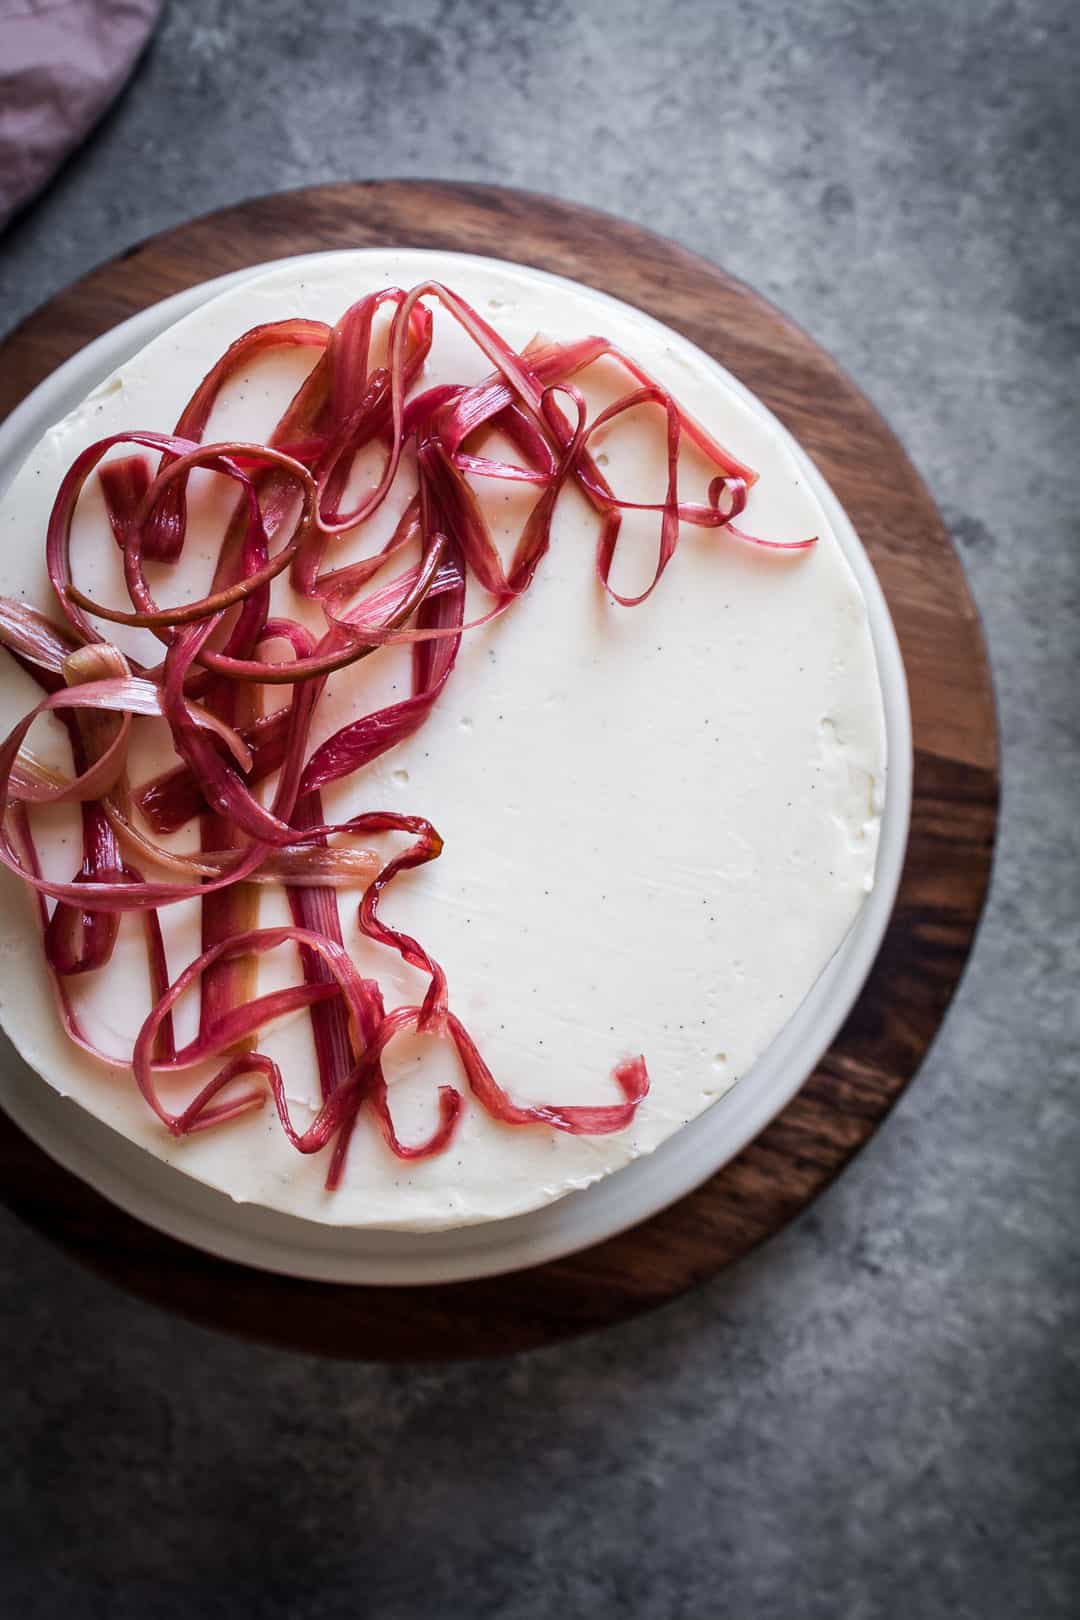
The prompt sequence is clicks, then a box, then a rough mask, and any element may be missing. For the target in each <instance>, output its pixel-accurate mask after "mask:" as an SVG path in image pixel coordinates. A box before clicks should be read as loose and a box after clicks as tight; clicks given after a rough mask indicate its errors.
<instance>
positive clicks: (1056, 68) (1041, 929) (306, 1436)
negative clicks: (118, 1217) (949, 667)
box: [0, 0, 1080, 1620]
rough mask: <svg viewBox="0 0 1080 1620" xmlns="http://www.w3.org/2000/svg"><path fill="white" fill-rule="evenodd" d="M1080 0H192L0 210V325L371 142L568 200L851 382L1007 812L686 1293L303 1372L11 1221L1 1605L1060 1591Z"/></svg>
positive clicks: (309, 1608)
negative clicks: (844, 1077) (2, 218)
mask: <svg viewBox="0 0 1080 1620" xmlns="http://www.w3.org/2000/svg"><path fill="white" fill-rule="evenodd" d="M1078 19H1080V13H1078V12H1077V9H1076V7H1075V5H1074V4H1072V3H1071V0H1033V3H1028V4H1019V5H1017V4H1010V3H1002V4H988V3H983V0H960V3H957V0H887V3H882V4H876V3H874V0H832V3H829V0H738V3H732V4H726V5H717V4H715V3H712V0H682V3H678V4H675V3H672V4H669V5H667V6H664V5H658V4H655V3H654V4H648V3H646V0H630V3H622V0H609V3H608V4H601V3H598V0H593V3H586V4H579V5H572V4H565V3H562V0H548V3H546V4H540V3H532V0H520V3H514V0H506V3H504V4H500V3H498V0H487V3H480V4H471V5H470V4H468V3H466V0H462V3H456V0H444V3H441V4H437V3H435V0H430V3H429V0H411V3H408V4H398V5H396V6H387V5H374V4H370V3H363V4H354V5H349V4H345V3H341V0H338V3H336V4H335V3H331V0H316V3H309V4H307V5H298V4H294V3H289V0H265V3H262V4H260V3H257V0H243V3H240V0H232V3H230V0H195V3H190V4H181V3H179V0H177V3H174V4H173V5H172V7H171V9H170V10H169V12H168V14H167V16H166V20H165V24H164V27H163V29H162V31H161V33H160V34H159V36H158V38H157V40H156V42H155V43H154V45H153V47H152V49H151V51H150V53H149V55H148V56H147V58H146V60H145V61H144V63H143V65H142V68H141V70H140V72H139V74H138V76H137V78H136V80H135V82H134V83H133V85H132V87H131V88H130V90H129V92H128V93H127V94H126V96H125V97H124V98H123V100H122V102H121V103H120V105H119V106H118V107H117V108H116V109H115V110H114V111H113V113H112V114H111V115H110V116H109V117H108V119H107V120H106V122H105V123H104V125H103V126H102V127H101V128H100V129H99V130H98V131H97V133H96V134H95V136H94V137H93V139H92V140H91V141H90V142H89V143H88V144H87V146H86V147H85V149H84V150H83V151H82V152H81V153H80V155H79V156H78V157H77V158H76V159H75V160H74V161H73V162H72V163H71V164H70V165H69V166H68V168H67V169H66V170H65V171H64V173H63V174H62V175H61V176H60V178H59V180H58V181H57V182H56V183H55V184H54V185H53V186H52V188H51V189H50V190H49V192H48V193H47V194H46V195H45V196H44V197H43V198H42V199H40V200H39V201H38V202H37V203H36V204H35V205H34V206H33V207H31V208H30V210H29V211H28V212H26V213H25V214H24V215H23V216H22V217H21V218H20V219H19V220H18V221H17V222H16V223H15V224H14V226H13V227H12V228H11V229H10V230H9V232H8V233H7V235H6V236H5V237H3V238H0V311H2V314H0V325H2V326H3V328H4V329H6V328H7V327H8V326H9V325H11V324H12V323H14V322H15V321H16V320H17V319H18V317H19V316H20V315H22V314H23V313H25V312H26V311H28V310H29V309H30V308H31V307H32V306H33V305H34V304H36V303H37V302H38V301H39V300H41V299H43V298H45V297H46V296H47V295H48V294H49V293H51V292H52V291H53V290H54V289H56V288H58V287H60V286H62V285H63V284H64V283H66V282H68V281H69V280H71V279H72V278H73V277H75V276H77V275H79V274H81V273H82V272H83V271H84V270H86V269H88V268H89V267H90V266H91V265H93V264H94V263H96V262H97V261H99V260H100V259H103V258H105V257H107V256H109V255H111V254H113V253H115V252H117V251H119V250H120V249H122V248H123V247H125V246H126V245H128V244H129V243H132V242H134V241H137V240H138V239H139V238H141V237H143V236H145V235H146V234H147V233H148V232H151V231H154V230H157V229H159V228H161V227H164V226H170V225H174V224H176V223H177V222H179V221H181V220H182V219H183V218H184V217H185V216H188V215H190V214H194V213H201V212H203V211H204V210H207V209H210V208H213V207H216V206H218V205H221V204H224V203H228V202H232V201H235V200H237V199H240V198H242V197H245V196H247V195H249V194H251V193H254V192H263V191H267V190H271V189H274V188H276V187H284V186H295V185H299V184H302V183H304V182H308V181H318V180H327V179H333V178H340V177H363V176H380V175H406V174H416V175H432V176H449V177H454V178H470V179H487V180H495V181H501V182H508V183H515V184H520V185H524V186H531V187H535V188H538V189H541V190H551V191H555V192H559V193H561V194H562V195H564V196H567V197H571V198H575V199H578V200H580V201H582V202H586V203H593V204H598V205H600V206H602V207H605V208H608V209H612V210H615V211H617V212H619V213H622V214H625V215H628V216H630V217H633V218H636V219H639V220H641V221H642V222H643V223H645V224H647V225H650V226H653V227H655V228H656V229H658V230H661V231H664V232H667V233H669V234H670V235H672V236H674V237H677V238H678V239H679V240H681V241H683V242H685V243H686V244H687V245H689V246H690V247H692V248H695V249H697V250H698V251H699V252H702V253H705V254H707V255H709V256H710V257H712V258H714V259H716V260H718V261H719V262H721V263H722V264H724V265H725V266H726V267H727V268H728V269H729V270H732V271H734V272H735V273H736V274H737V275H739V276H742V277H744V278H745V279H746V280H747V281H749V282H751V283H753V284H754V285H755V286H756V287H758V288H760V289H761V290H762V291H763V292H764V293H766V294H768V295H769V296H770V297H772V298H774V299H775V300H776V301H777V302H778V303H779V304H780V305H782V306H783V307H784V308H785V309H786V310H788V311H789V312H790V313H791V314H792V315H794V316H795V317H796V319H798V320H799V321H801V322H802V323H803V325H805V326H806V327H807V328H809V330H810V331H811V332H812V333H814V335H815V336H816V337H817V338H818V339H820V341H821V342H822V343H823V344H825V345H826V347H828V348H829V349H831V350H832V351H833V353H835V354H836V355H837V356H838V357H839V359H840V360H841V361H842V362H843V364H844V365H845V366H847V368H848V369H849V370H850V371H851V372H852V374H853V375H854V376H855V377H856V378H857V379H858V380H859V381H860V383H861V384H862V385H863V387H864V388H865V389H866V390H867V392H868V393H869V394H870V395H871V396H872V397H873V399H874V400H875V401H876V402H877V404H878V405H879V406H881V407H882V409H883V410H884V412H885V414H886V415H887V416H888V417H889V418H890V420H891V421H892V423H893V425H894V427H895V428H896V429H897V430H898V432H899V434H900V436H901V438H902V439H903V440H904V441H905V443H906V444H907V446H908V448H909V450H910V451H911V453H912V455H913V456H914V458H915V460H916V462H917V463H918V465H919V466H920V467H921V469H922V471H923V473H924V475H925V476H926V478H927V479H928V481H929V484H930V487H931V489H932V490H933V492H934V494H935V495H936V497H937V499H938V500H939V502H940V504H941V506H942V508H943V510H944V512H945V514H946V516H947V518H948V520H949V522H950V524H951V527H952V530H953V533H954V535H955V537H956V540H957V543H958V545H959V547H960V549H961V551H962V554H963V557H964V560H965V563H966V564H967V567H968V569H969V571H970V575H971V579H972V583H973V586H974V589H975V593H976V596H977V598H978V601H979V605H980V608H981V609H982V612H983V614H984V616H985V621H986V628H987V631H988V634H989V639H990V646H991V651H992V654H993V659H994V666H995V672H996V677H997V683H998V693H999V699H1000V705H1001V726H1002V733H1003V740H1004V748H1005V766H1006V771H1005V806H1004V820H1003V830H1002V839H1001V846H1000V853H999V858H998V864H997V872H996V878H995V883H994V891H993V897H992V903H991V906H990V910H989V912H988V914H987V918H986V922H985V926H984V928H983V930H982V935H981V939H980V942H979V947H978V950H977V952H976V954H975V958H974V961H973V964H972V966H971V970H970V972H969V975H968V978H967V981H966V984H965V986H964V988H963V991H962V993H961V995H960V998H959V1001H958V1002H957V1004H956V1005H955V1007H954V1010H953V1013H952V1015H951V1017H950V1019H949V1021H948V1024H947V1026H946V1029H945V1031H944V1033H943V1035H942V1037H941V1039H940V1040H939V1042H938V1045H937V1047H936V1049H935V1051H934V1053H933V1055H932V1057H931V1059H930V1061H929V1062H928V1063H927V1065H926V1067H925V1069H924V1071H923V1073H922V1075H921V1077H920V1078H919V1080H918V1081H917V1083H916V1084H915V1085H913V1086H912V1087H911V1089H910V1091H909V1093H908V1095H907V1096H906V1097H905V1098H904V1100H903V1102H902V1103H901V1105H900V1107H899V1108H898V1109H897V1111H896V1113H895V1115H894V1116H893V1118H892V1119H891V1120H890V1121H889V1123H888V1125H887V1126H886V1128H885V1129H884V1130H883V1131H882V1132H881V1133H880V1135H879V1136H878V1138H877V1140H876V1141H875V1142H874V1143H873V1144H872V1146H871V1147H870V1148H869V1149H868V1150H867V1151H866V1152H865V1153H864V1154H863V1155H862V1157H861V1159H860V1160H859V1161H858V1162H857V1163H856V1164H855V1165H854V1167H853V1168H852V1169H851V1171H850V1172H849V1173H848V1174H846V1175H845V1176H844V1177H843V1178H842V1179H841V1181H840V1183H839V1184H838V1185H837V1186H836V1187H835V1188H834V1189H833V1190H832V1191H831V1192H830V1193H829V1194H828V1195H827V1196H826V1197H825V1198H823V1199H822V1200H821V1201H820V1203H819V1204H818V1205H817V1206H816V1207H815V1208H814V1209H813V1210H812V1211H811V1212H810V1213H809V1214H808V1215H806V1216H805V1217H804V1218H803V1219H802V1220H801V1221H800V1222H798V1224H797V1225H796V1226H795V1227H794V1228H792V1229H791V1230H790V1231H788V1232H787V1233H786V1234H784V1235H783V1236H782V1237H781V1238H779V1239H777V1240H776V1241H774V1242H772V1243H771V1244H769V1245H768V1247H767V1248H766V1249H765V1250H764V1251H763V1252H761V1253H760V1254H758V1255H757V1256H755V1257H754V1258H753V1259H751V1260H750V1261H749V1262H747V1263H745V1264H743V1265H741V1266H740V1267H738V1268H737V1269H736V1270H735V1271H734V1272H732V1273H731V1274H729V1275H727V1276H725V1277H722V1278H720V1279H719V1280H717V1281H715V1282H713V1283H712V1284H711V1285H710V1286H708V1287H706V1288H703V1289H702V1290H701V1291H700V1292H698V1293H697V1294H695V1295H694V1296H693V1297H692V1298H688V1299H686V1300H683V1301H681V1302H679V1303H678V1304H676V1305H673V1306H672V1307H670V1308H668V1309H666V1310H664V1311H662V1312H660V1313H659V1314H657V1315H656V1316H654V1317H652V1318H650V1319H648V1320H644V1321H640V1322H638V1323H637V1324H635V1325H633V1326H631V1327H629V1328H626V1329H622V1330H620V1331H618V1332H612V1333H608V1334H606V1335H603V1336H600V1337H597V1338H594V1339H592V1340H589V1341H586V1342H582V1343H576V1344H571V1345H568V1346H566V1347H565V1348H562V1349H559V1350H556V1351H552V1352H549V1353H543V1354H536V1355H532V1356H528V1357H525V1358H521V1359H518V1360H515V1361H510V1362H507V1363H505V1364H502V1365H494V1366H459V1367H453V1368H449V1369H439V1370H431V1369H419V1370H417V1369H407V1368H405V1369H399V1370H395V1371H386V1370H382V1369H379V1368H372V1367H364V1366H357V1367H345V1366H334V1365H323V1364H322V1363H320V1362H318V1361H314V1360H312V1361H309V1360H305V1359H302V1358H299V1357H297V1356H293V1355H285V1354H278V1353H274V1352H270V1351H262V1350H257V1349H251V1348H249V1347H247V1346H243V1345H240V1344H235V1343H231V1342H228V1341H227V1340H224V1339H219V1338H215V1337H213V1336H212V1335H210V1334H208V1333H205V1332H203V1331H201V1330H199V1329H196V1328H194V1327H189V1326H187V1325H185V1324H183V1323H181V1322H175V1321H171V1320H168V1319H166V1318H165V1317H164V1316H162V1315H159V1314H157V1313H156V1312H154V1311H152V1310H150V1309H149V1308H146V1307H144V1306H142V1305H139V1304H136V1303H134V1302H133V1301H131V1300H129V1299H126V1298H124V1297H121V1296H120V1295H119V1294H117V1293H115V1292H113V1291H112V1290H111V1289H109V1288H107V1287H106V1286H104V1285H103V1284H101V1283H99V1282H97V1281H95V1280H94V1279H93V1278H91V1277H89V1276H85V1275H83V1273H82V1272H81V1271H78V1270H76V1269H75V1268H74V1267H73V1266H72V1265H70V1264H69V1263H68V1262H67V1261H65V1260H63V1259H61V1258H60V1257H59V1256H57V1255H56V1254H54V1253H53V1252H52V1251H51V1250H50V1249H49V1248H48V1247H47V1246H46V1245H45V1244H44V1243H42V1242H40V1241H39V1240H38V1239H37V1238H35V1237H34V1236H33V1235H32V1234H30V1233H29V1232H27V1231H24V1230H23V1229H22V1228H21V1227H19V1226H17V1225H16V1224H15V1223H14V1222H13V1221H12V1220H11V1219H6V1220H3V1221H0V1268H2V1274H0V1313H2V1320H3V1343H4V1352H3V1354H4V1373H3V1383H2V1391H3V1392H2V1396H0V1402H2V1409H3V1418H2V1430H0V1433H2V1436H3V1441H2V1453H0V1455H2V1457H3V1464H4V1465H3V1467H2V1468H0V1547H2V1559H3V1568H2V1571H0V1590H2V1591H3V1593H4V1596H3V1599H2V1600H0V1608H2V1609H3V1611H4V1612H5V1613H9V1614H11V1615H16V1614H17V1615H20V1616H23V1617H25V1620H53V1617H55V1616H57V1615H59V1614H67V1615H69V1616H70V1617H71V1620H84V1617H86V1620H90V1617H108V1620H114V1617H115V1620H128V1617H132V1620H133V1617H136V1616H138V1617H140V1620H143V1617H151V1620H174V1617H185V1620H186V1617H188V1616H198V1617H199V1620H216V1617H218V1616H222V1617H225V1616H228V1617H229V1620H235V1617H244V1620H263V1617H266V1620H285V1617H290V1620H293V1617H296V1620H324V1617H325V1620H333V1617H337V1616H348V1617H349V1620H356V1617H358V1616H365V1617H368V1616H370V1617H373V1620H444V1617H455V1620H456V1617H458V1616H461V1617H468V1620H487V1617H495V1616H498V1617H500V1620H534V1617H535V1620H539V1617H541V1616H545V1617H546V1616H548V1615H550V1614H552V1613H555V1612H559V1613H561V1614H563V1615H566V1616H568V1617H571V1616H578V1615H595V1614H603V1613H606V1612H612V1613H614V1612H616V1611H617V1612H620V1613H626V1614H630V1615H633V1616H635V1617H641V1620H675V1617H683V1620H712V1617H713V1616H717V1617H719V1616H721V1615H725V1616H726V1615H730V1616H732V1617H738V1620H743V1617H746V1620H771V1617H775V1620H833V1617H837V1616H842V1617H846V1620H893V1617H896V1620H899V1617H901V1616H904V1617H908V1616H911V1617H917V1620H937V1617H939V1616H941V1617H944V1616H946V1615H948V1616H953V1617H964V1616H972V1617H975V1616H977V1617H978V1620H1024V1617H1031V1620H1053V1617H1056V1616H1064V1615H1066V1614H1072V1613H1076V1612H1077V1611H1076V1608H1075V1607H1074V1605H1077V1604H1080V1560H1078V1538H1077V1523H1076V1512H1077V1503H1078V1498H1080V1488H1078V1487H1080V1477H1078V1469H1077V1441H1078V1439H1080V1432H1078V1431H1080V1424H1078V1421H1077V1411H1078V1396H1080V1391H1078V1387H1077V1380H1076V1371H1077V1360H1078V1356H1077V1343H1078V1333H1077V1330H1078V1327H1080V1322H1078V1315H1080V1313H1078V1310H1077V1283H1078V1276H1080V1252H1078V1251H1080V1235H1078V1224H1080V1223H1078V1220H1077V1213H1078V1211H1077V1199H1076V1191H1075V1176H1076V1169H1077V1155H1078V1134H1080V1133H1078V1109H1077V1104H1076V1085H1077V1080H1078V1074H1077V1067H1078V1066H1077V1026H1076V984H1075V980H1076V969H1077V963H1078V942H1077V915H1078V909H1080V908H1078V905H1077V901H1078V883H1077V870H1078V868H1077V857H1078V853H1080V852H1078V848H1077V844H1078V837H1077V815H1076V812H1077V795H1076V791H1075V782H1076V778H1075V777H1073V778H1072V779H1071V784H1070V776H1069V773H1070V771H1072V772H1075V771H1076V770H1077V767H1078V765H1080V739H1078V725H1077V701H1076V690H1077V685H1076V676H1077V661H1076V653H1077V618H1076V608H1077V600H1076V597H1077V591H1076V586H1077V561H1076V558H1077V541H1078V539H1080V536H1078V533H1077V520H1076V509H1077V480H1076V466H1077V437H1078V430H1080V415H1078V410H1077V404H1076V391H1077V381H1078V376H1077V371H1076V369H1075V364H1076V360H1077V355H1078V347H1080V345H1078V317H1077V280H1076V275H1077V272H1076V265H1077V262H1078V260H1080V208H1078V201H1080V199H1078V191H1080V166H1078V160H1077V153H1078V152H1080V117H1078V111H1080V96H1078V93H1077V81H1078V71H1080V37H1078V34H1080V29H1078Z"/></svg>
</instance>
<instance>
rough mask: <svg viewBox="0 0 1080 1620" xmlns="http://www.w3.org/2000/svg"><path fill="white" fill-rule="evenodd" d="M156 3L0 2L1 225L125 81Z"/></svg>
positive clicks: (114, 0) (154, 15)
mask: <svg viewBox="0 0 1080 1620" xmlns="http://www.w3.org/2000/svg"><path fill="white" fill-rule="evenodd" d="M160 10H161V0H0V225H3V223H4V222H5V220H7V219H8V218H9V217H10V216H11V214H13V213H14V211H15V209H16V208H18V206H19V204H20V203H23V202H25V201H26V199H27V198H28V197H30V196H31V195H32V194H33V193H34V192H35V191H36V190H37V188H38V187H39V186H41V185H44V183H45V181H46V180H47V179H48V178H49V176H50V175H51V174H52V173H53V171H54V170H55V169H56V168H57V166H58V165H59V164H60V163H61V162H62V161H63V159H64V158H65V157H66V156H67V154H68V153H69V152H70V151H71V150H72V148H73V147H75V146H77V145H78V143H79V142H80V141H81V140H82V138H83V136H84V135H86V133H87V132H88V130H90V129H91V128H92V127H93V125H94V124H95V123H96V122H97V120H98V118H100V116H101V114H102V113H103V112H104V111H105V108H106V107H107V106H108V105H109V102H110V101H111V100H112V99H113V97H114V96H115V95H116V93H117V92H118V90H119V89H120V87H121V85H122V84H123V83H124V81H125V79H126V78H127V76H128V74H129V73H130V72H131V69H132V68H133V67H134V65H135V61H136V58H137V57H138V55H139V52H140V51H141V50H142V48H143V46H144V45H145V43H146V40H147V38H148V36H149V34H150V32H151V30H152V29H153V27H154V24H155V23H156V22H157V19H158V13H159V12H160Z"/></svg>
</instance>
